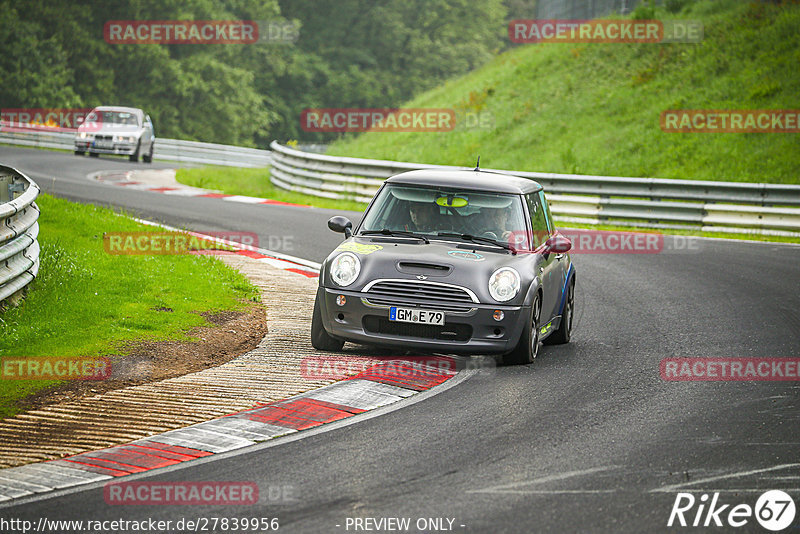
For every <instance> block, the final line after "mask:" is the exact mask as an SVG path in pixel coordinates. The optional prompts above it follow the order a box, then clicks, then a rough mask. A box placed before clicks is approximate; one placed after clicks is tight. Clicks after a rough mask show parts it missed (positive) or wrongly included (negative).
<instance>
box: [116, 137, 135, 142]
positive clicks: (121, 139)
mask: <svg viewBox="0 0 800 534" xmlns="http://www.w3.org/2000/svg"><path fill="white" fill-rule="evenodd" d="M114 141H117V142H118V143H134V142H136V137H135V136H133V135H115V136H114Z"/></svg>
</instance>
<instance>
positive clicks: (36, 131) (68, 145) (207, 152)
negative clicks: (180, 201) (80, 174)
mask: <svg viewBox="0 0 800 534" xmlns="http://www.w3.org/2000/svg"><path fill="white" fill-rule="evenodd" d="M74 140H75V134H74V133H73V132H63V131H48V129H46V128H43V127H38V128H16V127H15V128H12V129H9V128H7V127H5V125H4V124H3V123H0V143H7V144H11V145H22V146H31V147H38V148H58V149H63V150H74V149H75V144H74ZM153 159H156V160H166V161H180V162H189V163H203V164H207V165H224V166H228V167H268V166H269V165H270V163H271V154H270V151H269V150H260V149H257V148H245V147H238V146H232V145H218V144H214V143H201V142H198V141H181V140H179V139H165V138H161V137H156V144H155V147H154V149H153Z"/></svg>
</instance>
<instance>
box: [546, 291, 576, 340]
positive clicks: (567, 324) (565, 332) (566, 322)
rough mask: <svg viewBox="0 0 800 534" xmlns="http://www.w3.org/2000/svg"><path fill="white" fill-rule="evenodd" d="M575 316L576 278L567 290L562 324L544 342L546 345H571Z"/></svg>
mask: <svg viewBox="0 0 800 534" xmlns="http://www.w3.org/2000/svg"><path fill="white" fill-rule="evenodd" d="M574 315H575V278H574V277H573V278H572V282H570V284H569V288H568V289H567V301H566V302H565V303H564V311H563V312H561V324H559V325H558V330H556V331H555V332H553V333H552V334H550V337H548V338H547V339H545V340H544V344H545V345H562V344H564V343H569V340H570V338H571V337H572V318H573V316H574Z"/></svg>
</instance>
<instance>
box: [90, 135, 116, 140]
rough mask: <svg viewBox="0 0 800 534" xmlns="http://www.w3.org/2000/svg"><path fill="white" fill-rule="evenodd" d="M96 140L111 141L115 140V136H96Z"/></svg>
mask: <svg viewBox="0 0 800 534" xmlns="http://www.w3.org/2000/svg"><path fill="white" fill-rule="evenodd" d="M94 138H95V139H97V140H101V141H111V140H112V139H114V136H113V135H95V136H94Z"/></svg>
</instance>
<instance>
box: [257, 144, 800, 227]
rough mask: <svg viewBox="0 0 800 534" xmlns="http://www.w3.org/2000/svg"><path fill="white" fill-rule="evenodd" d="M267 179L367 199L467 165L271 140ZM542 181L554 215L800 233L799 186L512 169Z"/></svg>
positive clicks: (331, 195) (310, 190)
mask: <svg viewBox="0 0 800 534" xmlns="http://www.w3.org/2000/svg"><path fill="white" fill-rule="evenodd" d="M270 148H272V171H271V176H272V178H271V179H272V182H273V183H274V184H275V185H276V186H278V187H282V188H284V189H288V190H292V191H299V192H302V193H306V194H310V195H315V196H319V197H327V198H337V199H353V200H357V201H361V202H367V201H369V199H370V198H371V197H372V195H373V194H375V191H377V189H378V188H379V187H380V185H381V184H382V183H383V180H385V179H386V178H388V177H389V176H392V175H393V174H397V173H399V172H403V171H410V170H414V169H469V168H468V167H451V166H446V165H426V164H422V163H404V162H398V161H384V160H373V159H360V158H349V157H336V156H326V155H322V154H313V153H309V152H301V151H299V150H294V149H292V148H289V147H286V146H283V145H281V144H279V143H278V142H276V141H273V142H272V144H271V145H270ZM484 170H487V171H489V170H491V171H493V172H500V173H508V174H514V175H516V176H522V177H524V178H530V179H532V180H536V181H537V182H539V183H540V184H542V185H543V186H544V189H545V191H546V192H547V196H548V199H549V200H550V204H551V209H552V211H553V214H554V215H555V216H556V218H558V219H559V221H562V222H572V223H586V224H602V223H607V224H613V225H618V226H639V227H646V228H675V229H689V230H695V229H700V230H705V231H716V232H745V233H761V234H772V235H788V236H800V186H797V185H781V184H763V183H741V182H710V181H700V180H667V179H658V178H622V177H609V176H585V175H577V174H552V173H541V172H516V171H504V170H494V169H484Z"/></svg>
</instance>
